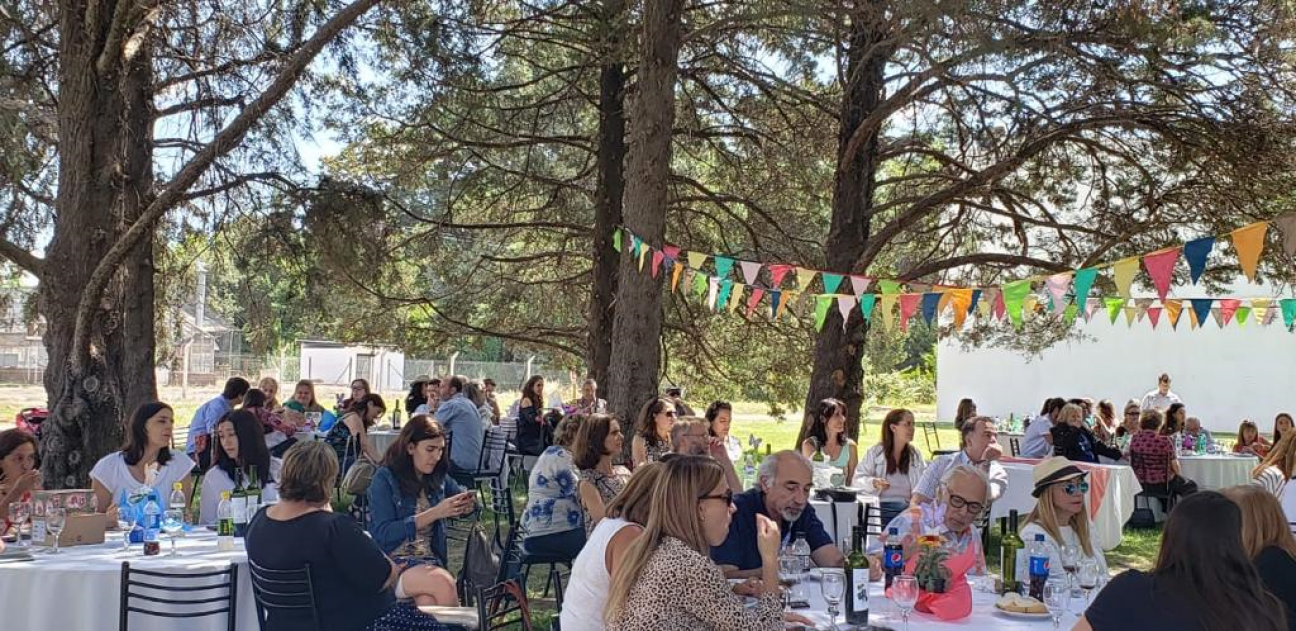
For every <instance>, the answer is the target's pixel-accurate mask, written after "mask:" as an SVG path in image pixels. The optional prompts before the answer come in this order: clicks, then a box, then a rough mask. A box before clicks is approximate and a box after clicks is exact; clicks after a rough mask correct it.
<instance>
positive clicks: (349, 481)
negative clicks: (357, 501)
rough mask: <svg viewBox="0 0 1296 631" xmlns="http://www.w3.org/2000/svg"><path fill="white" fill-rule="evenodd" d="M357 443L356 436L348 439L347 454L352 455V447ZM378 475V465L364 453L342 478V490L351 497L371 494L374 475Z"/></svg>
mask: <svg viewBox="0 0 1296 631" xmlns="http://www.w3.org/2000/svg"><path fill="white" fill-rule="evenodd" d="M354 442H355V436H354V435H353V436H350V437H348V438H347V453H351V446H352V445H353V444H354ZM375 473H378V465H376V464H374V462H373V461H372V460H370V459H369V456H367V455H365V454H364V453H359V454H357V455H356V461H355V462H354V463H352V464H351V468H350V469H347V471H346V475H344V476H342V490H343V491H345V492H347V493H349V494H351V495H364V494H366V493H368V492H369V485H370V484H372V483H373V479H374V474H375Z"/></svg>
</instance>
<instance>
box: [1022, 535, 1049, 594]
mask: <svg viewBox="0 0 1296 631" xmlns="http://www.w3.org/2000/svg"><path fill="white" fill-rule="evenodd" d="M1027 550H1028V552H1029V554H1030V570H1029V571H1030V596H1031V598H1035V599H1036V600H1039V601H1040V602H1043V601H1044V584H1045V583H1047V582H1048V579H1049V545H1048V543H1047V542H1045V541H1044V535H1043V534H1038V535H1035V541H1032V542H1031V544H1030V547H1029V548H1027Z"/></svg>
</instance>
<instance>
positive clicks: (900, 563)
mask: <svg viewBox="0 0 1296 631" xmlns="http://www.w3.org/2000/svg"><path fill="white" fill-rule="evenodd" d="M904 566H905V558H904V545H903V544H902V543H901V542H900V530H899V529H897V528H891V529H889V530H887V540H886V545H884V546H882V571H883V572H884V573H885V574H886V588H887V589H891V581H893V580H895V577H897V576H900V575H901V574H904Z"/></svg>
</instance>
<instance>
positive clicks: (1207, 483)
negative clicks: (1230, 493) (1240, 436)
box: [1179, 454, 1260, 491]
mask: <svg viewBox="0 0 1296 631" xmlns="http://www.w3.org/2000/svg"><path fill="white" fill-rule="evenodd" d="M1257 464H1260V460H1259V459H1258V458H1256V457H1255V456H1250V455H1241V456H1233V455H1227V454H1221V455H1211V456H1179V472H1180V473H1181V474H1182V475H1183V477H1185V478H1188V479H1189V480H1192V481H1194V482H1196V483H1197V487H1198V488H1200V489H1201V490H1203V491H1205V490H1219V489H1226V488H1228V487H1230V486H1237V485H1239V484H1247V483H1249V482H1251V470H1252V469H1255V467H1256V465H1257Z"/></svg>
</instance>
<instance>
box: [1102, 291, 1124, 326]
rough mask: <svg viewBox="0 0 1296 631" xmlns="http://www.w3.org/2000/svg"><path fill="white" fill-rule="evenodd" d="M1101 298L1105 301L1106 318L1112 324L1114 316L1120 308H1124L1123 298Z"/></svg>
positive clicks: (1114, 319) (1114, 322)
mask: <svg viewBox="0 0 1296 631" xmlns="http://www.w3.org/2000/svg"><path fill="white" fill-rule="evenodd" d="M1103 300H1104V301H1105V302H1106V303H1107V319H1108V320H1110V321H1111V323H1112V324H1116V316H1118V315H1120V312H1121V309H1124V308H1125V299H1124V298H1120V297H1116V298H1104V299H1103Z"/></svg>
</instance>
